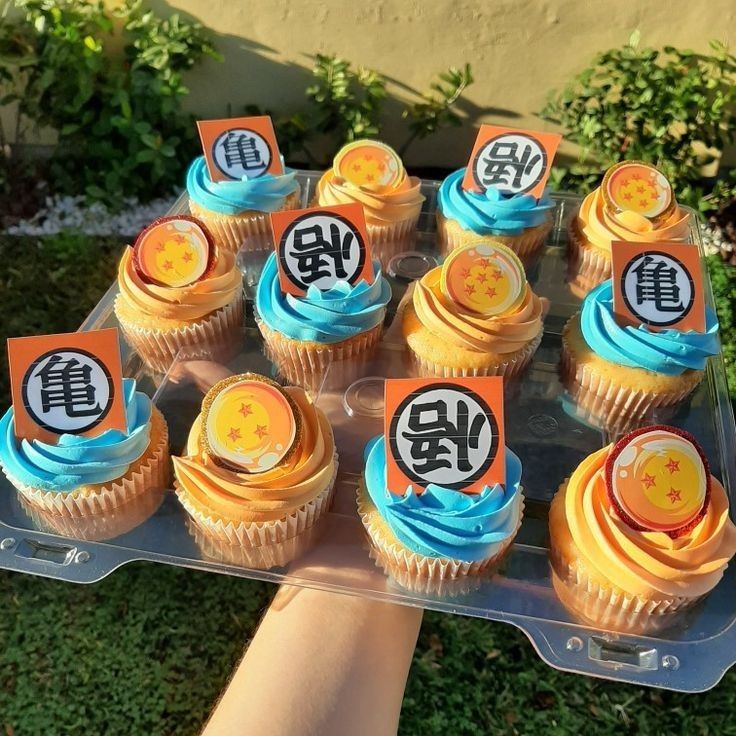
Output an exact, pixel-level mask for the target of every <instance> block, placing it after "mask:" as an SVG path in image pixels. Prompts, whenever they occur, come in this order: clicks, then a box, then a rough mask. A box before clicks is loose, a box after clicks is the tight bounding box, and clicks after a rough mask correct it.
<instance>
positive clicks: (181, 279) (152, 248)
mask: <svg viewBox="0 0 736 736" xmlns="http://www.w3.org/2000/svg"><path fill="white" fill-rule="evenodd" d="M214 257H215V248H214V245H213V242H212V238H211V236H210V234H209V233H208V232H207V229H206V228H205V226H204V225H203V224H202V223H201V222H199V220H197V219H195V218H194V217H189V216H187V215H174V216H172V217H161V218H160V219H158V220H155V221H154V222H152V223H151V224H150V225H149V226H148V227H147V228H146V229H145V230H143V232H141V234H140V235H139V236H138V237H137V238H136V241H135V244H134V245H133V263H134V265H135V267H136V269H137V270H138V273H139V274H140V275H141V276H142V277H143V278H144V279H146V281H149V282H151V283H153V284H158V285H159V286H170V287H173V288H177V287H182V286H189V285H190V284H193V283H195V282H197V281H199V280H200V279H201V278H202V277H203V276H205V275H206V274H207V273H209V271H211V270H212V268H213V266H214Z"/></svg>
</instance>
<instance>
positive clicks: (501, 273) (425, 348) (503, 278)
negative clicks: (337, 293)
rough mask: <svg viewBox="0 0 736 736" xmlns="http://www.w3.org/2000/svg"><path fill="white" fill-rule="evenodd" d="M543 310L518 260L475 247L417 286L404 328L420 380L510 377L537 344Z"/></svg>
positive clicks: (501, 249)
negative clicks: (460, 377) (426, 377)
mask: <svg viewBox="0 0 736 736" xmlns="http://www.w3.org/2000/svg"><path fill="white" fill-rule="evenodd" d="M543 313H544V309H543V304H542V300H541V299H540V298H539V297H538V296H537V295H536V294H535V293H534V292H533V291H532V290H531V288H530V286H529V285H528V284H527V282H526V277H525V275H524V267H523V266H522V264H521V262H520V261H519V259H518V258H517V257H516V255H515V254H514V253H513V252H512V251H511V250H510V249H509V248H508V247H507V246H505V245H501V244H490V243H479V244H477V245H475V246H464V247H463V248H459V249H456V250H455V251H453V253H452V254H451V255H450V257H448V259H447V260H446V261H445V263H444V264H443V265H442V266H438V267H437V268H434V269H432V270H431V271H429V272H428V273H426V274H425V275H424V276H423V277H422V278H421V279H420V280H419V281H417V282H416V283H415V285H414V291H413V294H412V297H411V301H407V303H406V305H405V307H404V310H403V315H402V331H403V335H404V339H405V340H406V344H407V346H408V348H409V354H410V356H411V360H412V362H413V363H414V365H415V367H416V370H417V372H418V373H419V375H422V376H504V377H506V378H510V377H512V376H515V375H518V374H519V373H520V372H521V371H522V370H523V369H524V368H525V367H526V366H527V365H528V363H529V361H530V360H531V358H532V356H533V355H534V353H535V351H536V349H537V348H538V347H539V343H540V342H541V340H542V330H543V325H542V320H543Z"/></svg>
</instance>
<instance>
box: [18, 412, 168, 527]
mask: <svg viewBox="0 0 736 736" xmlns="http://www.w3.org/2000/svg"><path fill="white" fill-rule="evenodd" d="M151 423H152V428H151V444H150V445H149V448H148V450H146V452H145V453H144V454H143V456H142V457H140V458H139V459H138V460H136V462H135V463H133V464H132V465H131V466H130V468H128V471H127V473H125V475H124V476H123V477H122V478H118V479H117V480H113V481H109V482H107V483H101V484H97V485H92V486H84V487H83V488H79V489H77V490H74V491H70V492H68V493H53V492H51V491H44V490H42V489H40V488H34V487H33V486H28V485H25V484H24V483H21V482H20V481H18V480H17V479H15V478H13V477H12V476H11V475H10V474H9V473H8V472H7V471H6V470H5V468H3V472H4V473H5V475H6V476H7V477H8V480H9V481H10V482H11V483H12V484H13V485H14V486H15V487H16V488H17V489H18V492H19V493H20V494H21V495H22V496H23V497H24V498H25V499H26V500H27V501H28V502H29V503H31V504H33V505H34V506H38V507H39V508H41V509H43V510H46V511H48V512H50V513H52V514H56V515H60V516H65V517H68V518H70V519H80V518H84V517H88V516H92V515H95V514H107V513H112V512H113V511H115V509H117V508H119V507H121V506H123V505H125V504H127V503H128V502H130V501H131V500H132V499H134V498H136V497H137V496H138V495H140V494H142V493H147V492H149V491H154V490H160V489H162V488H167V487H168V486H169V479H170V476H171V463H170V459H169V430H168V427H167V426H166V420H165V419H164V417H163V414H161V412H160V411H159V410H158V409H157V408H156V407H153V414H152V416H151Z"/></svg>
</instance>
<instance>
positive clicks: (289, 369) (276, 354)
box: [256, 319, 383, 388]
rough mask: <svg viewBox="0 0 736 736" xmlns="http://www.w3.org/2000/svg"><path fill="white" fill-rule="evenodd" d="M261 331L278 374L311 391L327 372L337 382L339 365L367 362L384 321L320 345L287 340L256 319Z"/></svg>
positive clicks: (269, 356) (346, 366) (377, 341)
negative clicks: (335, 376)
mask: <svg viewBox="0 0 736 736" xmlns="http://www.w3.org/2000/svg"><path fill="white" fill-rule="evenodd" d="M256 322H257V324H258V329H259V330H260V332H261V335H262V336H263V340H264V342H265V343H266V351H267V356H268V358H269V359H270V360H271V361H272V362H273V363H274V364H275V365H276V367H277V368H278V370H279V372H280V373H281V374H282V375H283V376H284V377H285V378H286V379H287V380H288V381H290V382H291V383H292V384H294V385H297V386H302V387H305V388H309V387H310V386H311V385H312V384H313V383H314V382H315V380H321V378H322V377H324V375H325V373H326V372H327V370H328V369H330V376H331V377H333V379H334V375H333V374H334V373H335V372H336V371H337V370H339V369H338V367H337V366H336V364H337V363H341V364H342V367H345V368H347V369H349V367H350V366H351V365H357V364H359V362H363V361H364V360H366V359H367V358H368V357H369V356H370V354H371V353H372V352H373V351H374V350H375V348H376V346H377V345H378V343H379V341H380V339H381V333H382V331H383V321H381V323H379V324H378V325H376V326H375V327H373V328H371V329H370V330H367V331H366V332H362V333H360V334H359V335H355V336H354V337H351V338H348V339H347V340H343V341H342V342H336V343H329V344H325V345H324V346H323V345H320V346H319V347H317V348H315V347H313V346H314V343H304V342H301V341H300V340H293V339H290V338H288V337H285V336H284V335H282V334H281V333H279V332H277V331H276V330H273V329H271V328H270V327H269V326H268V325H266V323H265V322H264V321H263V320H260V319H259V320H257V321H256Z"/></svg>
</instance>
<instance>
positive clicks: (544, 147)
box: [462, 125, 562, 199]
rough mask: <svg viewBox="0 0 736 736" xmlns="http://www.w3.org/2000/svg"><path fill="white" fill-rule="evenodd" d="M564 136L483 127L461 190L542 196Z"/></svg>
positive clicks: (488, 126) (491, 126)
mask: <svg viewBox="0 0 736 736" xmlns="http://www.w3.org/2000/svg"><path fill="white" fill-rule="evenodd" d="M561 139H562V136H561V135H559V134H557V133H540V132H538V131H533V130H518V129H516V128H505V127H498V126H496V125H481V126H480V130H479V131H478V137H477V138H476V139H475V145H474V146H473V151H472V153H471V154H470V160H469V161H468V165H467V168H466V169H465V176H464V177H463V183H462V187H463V189H465V190H466V191H469V192H485V191H486V190H487V189H495V190H496V191H498V192H500V193H501V194H504V195H507V196H511V195H513V194H530V195H531V196H532V197H536V198H537V199H539V197H541V196H542V193H543V192H544V185H545V184H546V183H547V179H548V178H549V173H550V168H551V166H552V160H553V159H554V157H555V153H556V151H557V147H558V146H559V145H560V140H561Z"/></svg>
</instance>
